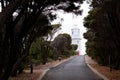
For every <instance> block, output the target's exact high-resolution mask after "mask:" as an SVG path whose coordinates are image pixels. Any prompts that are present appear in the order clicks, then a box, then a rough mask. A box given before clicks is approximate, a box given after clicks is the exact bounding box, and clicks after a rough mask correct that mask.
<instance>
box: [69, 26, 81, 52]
mask: <svg viewBox="0 0 120 80" xmlns="http://www.w3.org/2000/svg"><path fill="white" fill-rule="evenodd" d="M71 31H72V33H71V36H72V44H77V45H78V48H77V50H76V51H77V52H79V54H80V52H81V51H80V50H81V48H80V43H81V38H80V29H79V28H77V27H76V26H75V27H74V28H72V29H71Z"/></svg>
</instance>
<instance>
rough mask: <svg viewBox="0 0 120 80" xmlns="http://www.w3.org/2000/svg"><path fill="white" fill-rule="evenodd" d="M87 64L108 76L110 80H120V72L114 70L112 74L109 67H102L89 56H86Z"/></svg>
mask: <svg viewBox="0 0 120 80" xmlns="http://www.w3.org/2000/svg"><path fill="white" fill-rule="evenodd" d="M85 60H86V63H87V64H89V65H90V66H92V67H93V68H94V69H95V70H97V71H98V72H99V73H101V74H103V75H104V76H106V77H107V78H108V79H109V80H120V70H112V72H110V69H109V67H106V66H101V65H99V64H97V63H96V62H95V61H94V60H92V59H91V58H90V57H89V56H87V55H86V56H85Z"/></svg>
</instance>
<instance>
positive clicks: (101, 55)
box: [84, 0, 120, 69]
mask: <svg viewBox="0 0 120 80" xmlns="http://www.w3.org/2000/svg"><path fill="white" fill-rule="evenodd" d="M119 2H120V1H119V0H109V1H108V0H102V1H100V0H93V1H92V3H91V6H92V7H93V8H92V10H91V11H90V12H89V15H88V16H87V17H86V18H85V19H84V20H85V21H84V25H85V26H86V27H87V28H88V31H87V33H85V34H84V36H85V38H86V39H88V42H87V43H86V44H87V45H86V46H87V53H88V54H89V55H90V56H92V57H94V58H95V59H96V60H97V61H98V62H99V63H100V64H102V65H107V66H108V65H109V57H110V61H111V63H112V64H110V65H111V66H112V67H114V68H115V69H119V67H120V65H119V62H118V61H119V59H120V58H119V57H118V56H119V52H120V50H119V49H118V48H119V46H120V42H119V41H120V39H119V37H118V36H120V32H119V30H120V27H119V26H120V17H119V16H120V14H119V13H120V4H118V3H119Z"/></svg>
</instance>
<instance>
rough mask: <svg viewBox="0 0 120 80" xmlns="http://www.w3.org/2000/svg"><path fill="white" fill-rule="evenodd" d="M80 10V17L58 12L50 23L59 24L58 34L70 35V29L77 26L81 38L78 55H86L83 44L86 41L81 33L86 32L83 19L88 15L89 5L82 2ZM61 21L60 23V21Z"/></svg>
mask: <svg viewBox="0 0 120 80" xmlns="http://www.w3.org/2000/svg"><path fill="white" fill-rule="evenodd" d="M81 9H83V13H82V15H79V16H76V15H74V14H72V13H64V12H63V11H59V12H57V13H58V16H57V17H58V18H57V19H56V20H54V21H53V22H52V23H53V24H54V23H61V24H62V26H61V28H62V29H61V30H60V31H59V32H58V34H59V33H68V34H70V35H71V29H72V28H74V26H77V28H79V29H80V37H81V53H80V54H86V53H85V49H86V48H85V42H86V40H85V39H84V38H83V33H85V32H86V28H85V27H84V26H83V19H84V17H85V16H87V15H88V11H89V10H90V9H89V4H87V2H84V3H83V4H82V5H81ZM61 19H62V21H61Z"/></svg>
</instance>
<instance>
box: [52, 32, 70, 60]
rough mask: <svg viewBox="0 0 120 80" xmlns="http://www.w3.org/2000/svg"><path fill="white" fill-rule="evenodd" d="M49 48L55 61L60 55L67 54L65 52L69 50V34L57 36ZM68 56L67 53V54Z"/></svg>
mask: <svg viewBox="0 0 120 80" xmlns="http://www.w3.org/2000/svg"><path fill="white" fill-rule="evenodd" d="M51 46H52V47H53V50H54V55H55V59H57V58H58V57H59V56H60V55H64V56H65V54H67V53H65V51H66V50H70V49H71V37H70V35H69V34H59V35H58V36H57V37H56V38H55V39H54V40H53V41H52V42H51ZM68 54H69V53H68Z"/></svg>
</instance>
